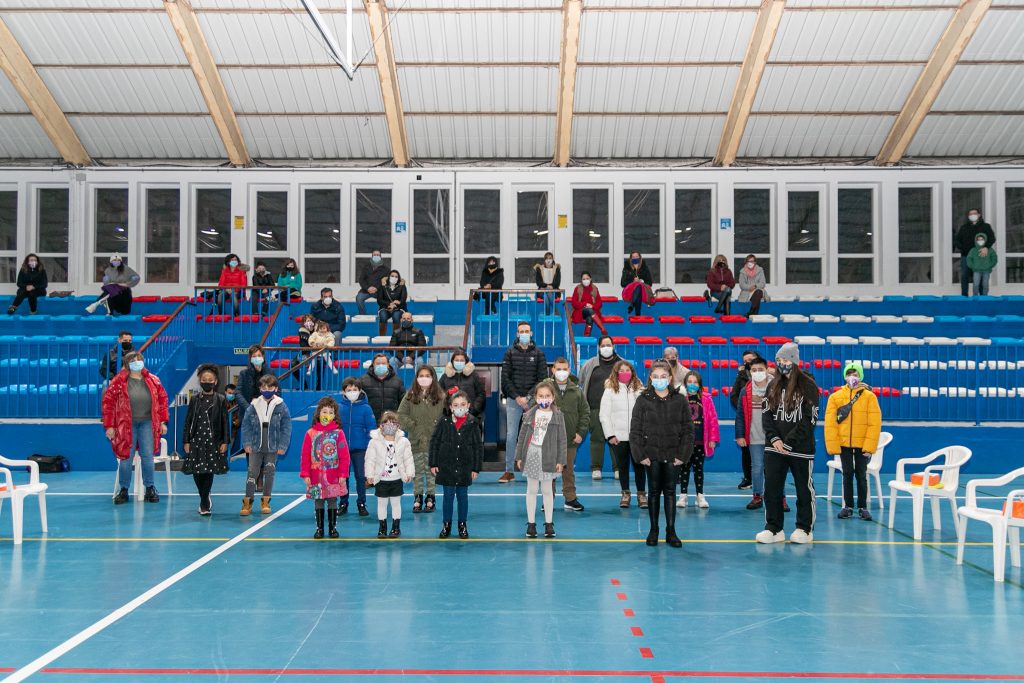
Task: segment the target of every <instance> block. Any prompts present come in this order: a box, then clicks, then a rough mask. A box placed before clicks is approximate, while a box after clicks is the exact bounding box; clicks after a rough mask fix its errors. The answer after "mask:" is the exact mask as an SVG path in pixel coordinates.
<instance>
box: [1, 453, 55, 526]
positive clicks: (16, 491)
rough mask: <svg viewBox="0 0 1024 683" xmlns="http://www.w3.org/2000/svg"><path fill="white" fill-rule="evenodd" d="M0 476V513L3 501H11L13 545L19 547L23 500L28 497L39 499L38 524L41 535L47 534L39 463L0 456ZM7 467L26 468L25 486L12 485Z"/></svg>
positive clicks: (44, 485)
mask: <svg viewBox="0 0 1024 683" xmlns="http://www.w3.org/2000/svg"><path fill="white" fill-rule="evenodd" d="M0 465H4V467H0V476H2V477H3V479H2V480H0V481H3V484H2V485H0V512H3V503H4V499H7V498H10V500H11V510H12V511H13V512H12V513H11V517H12V519H13V526H14V534H13V535H14V545H21V539H22V523H23V520H24V508H25V498H27V497H28V496H38V497H39V523H40V525H41V526H42V528H43V533H44V534H45V533H47V531H48V529H47V526H46V489H47V488H48V487H47V485H46V484H44V483H43V482H41V481H39V463H36V462H32V461H31V460H10V459H8V458H5V457H4V456H2V455H0ZM8 467H27V468H28V472H29V479H28V483H27V484H18V485H15V484H14V477H12V476H11V471H10V470H9V469H7V468H8Z"/></svg>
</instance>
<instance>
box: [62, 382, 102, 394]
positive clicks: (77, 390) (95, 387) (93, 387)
mask: <svg viewBox="0 0 1024 683" xmlns="http://www.w3.org/2000/svg"><path fill="white" fill-rule="evenodd" d="M101 391H103V385H102V384H79V385H78V386H77V387H71V389H70V390H69V392H68V393H71V394H98V393H100V392H101Z"/></svg>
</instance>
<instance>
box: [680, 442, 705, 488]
mask: <svg viewBox="0 0 1024 683" xmlns="http://www.w3.org/2000/svg"><path fill="white" fill-rule="evenodd" d="M691 469H692V470H693V486H694V488H695V489H696V490H697V493H704V447H703V446H697V445H695V446H694V447H693V455H692V456H690V462H688V463H686V464H685V465H683V466H682V469H681V471H680V473H679V493H687V489H688V488H690V470H691Z"/></svg>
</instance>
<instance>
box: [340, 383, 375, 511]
mask: <svg viewBox="0 0 1024 683" xmlns="http://www.w3.org/2000/svg"><path fill="white" fill-rule="evenodd" d="M341 391H342V395H343V396H344V397H345V399H344V400H343V401H342V402H341V405H340V406H339V410H338V416H339V419H340V423H341V428H342V429H343V430H344V431H345V435H346V436H347V437H348V452H349V461H350V463H351V466H352V476H353V477H354V478H355V481H356V508H357V509H358V510H359V516H360V517H366V516H368V515H369V514H370V513H369V512H368V511H367V510H366V447H367V446H368V445H369V444H370V432H372V431H373V430H374V429H376V428H377V421H376V420H375V419H374V417H373V410H372V409H371V408H370V402H369V401H368V400H367V399H366V394H365V393H363V388H362V387H361V386H360V385H359V380H358V379H357V378H355V377H346V378H345V381H344V382H342V385H341ZM346 483H347V482H346ZM348 496H349V490H348V487H347V486H346V490H345V493H344V495H342V497H341V507H340V508H339V513H340V514H342V515H344V514H345V513H347V512H348Z"/></svg>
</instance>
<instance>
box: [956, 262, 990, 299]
mask: <svg viewBox="0 0 1024 683" xmlns="http://www.w3.org/2000/svg"><path fill="white" fill-rule="evenodd" d="M971 274H972V271H971V269H970V268H968V267H967V257H966V256H961V257H960V295H961V296H970V294H971V281H972V280H973V279H974V278H972V277H971ZM986 289H987V288H986Z"/></svg>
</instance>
